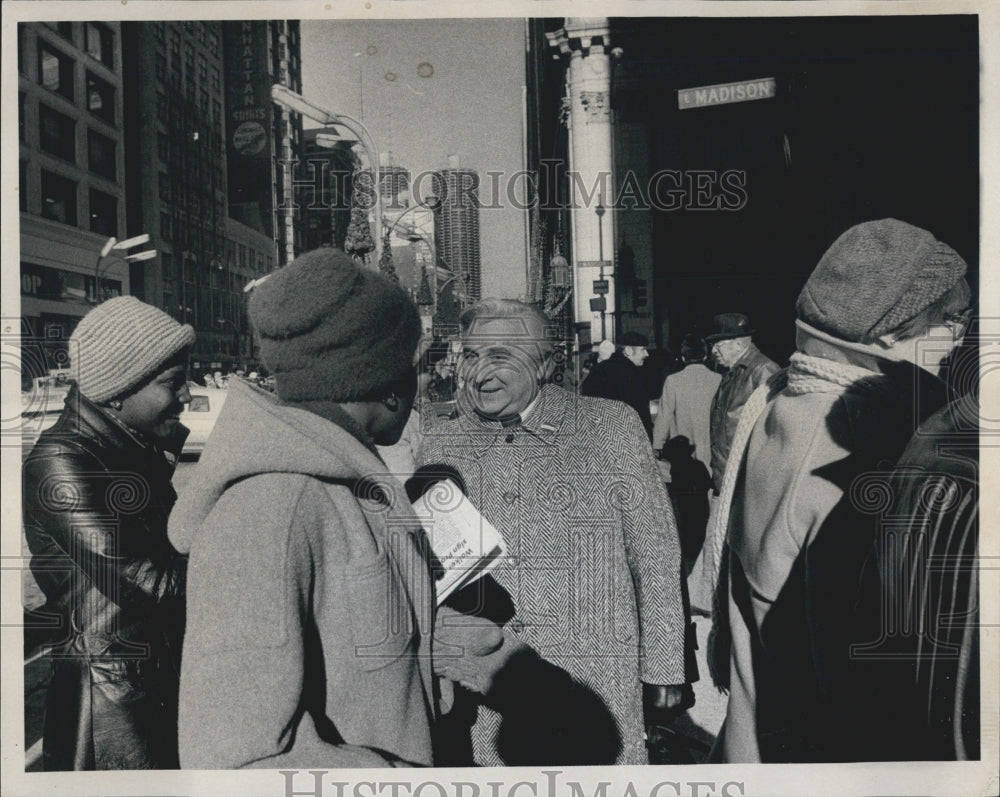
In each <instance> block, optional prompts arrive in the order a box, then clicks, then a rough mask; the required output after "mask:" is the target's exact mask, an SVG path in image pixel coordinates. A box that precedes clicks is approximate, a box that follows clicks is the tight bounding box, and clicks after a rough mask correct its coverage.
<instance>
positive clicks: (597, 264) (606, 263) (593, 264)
mask: <svg viewBox="0 0 1000 797" xmlns="http://www.w3.org/2000/svg"><path fill="white" fill-rule="evenodd" d="M576 266H577V268H611V261H610V260H577V261H576Z"/></svg>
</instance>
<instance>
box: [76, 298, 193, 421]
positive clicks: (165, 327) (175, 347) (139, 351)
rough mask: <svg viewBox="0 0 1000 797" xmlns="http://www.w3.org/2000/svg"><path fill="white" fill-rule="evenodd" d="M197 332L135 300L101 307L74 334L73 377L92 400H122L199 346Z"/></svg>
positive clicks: (157, 309) (121, 301) (111, 300)
mask: <svg viewBox="0 0 1000 797" xmlns="http://www.w3.org/2000/svg"><path fill="white" fill-rule="evenodd" d="M194 340H195V335H194V329H192V328H191V326H190V325H189V324H184V325H181V324H178V323H177V322H176V321H175V320H174V319H173V318H171V317H170V316H169V315H167V314H166V313H164V312H163V311H162V310H160V309H159V308H157V307H153V306H152V305H151V304H146V303H145V302H143V301H140V300H139V299H136V298H135V297H134V296H117V297H115V298H114V299H108V301H106V302H103V303H102V304H99V305H97V307H95V308H94V309H93V310H91V311H90V312H89V313H87V315H85V316H84V317H83V318H82V319H81V320H80V323H79V324H77V326H76V329H75V330H73V334H72V335H70V338H69V343H70V350H69V356H70V365H69V370H70V377H71V378H72V379H73V380H75V381H76V384H77V387H78V388H79V390H80V393H82V394H83V395H84V396H86V397H87V398H88V399H90V400H91V401H93V402H95V403H97V404H101V403H103V402H105V401H108V400H110V399H113V398H116V397H118V396H123V395H125V394H127V393H128V392H129V391H131V390H132V389H133V388H135V387H138V386H139V385H141V384H142V383H143V382H144V381H145V380H146V379H148V378H149V377H151V376H153V375H154V374H155V373H157V371H159V369H160V366H161V365H163V364H164V363H166V362H167V360H169V359H170V358H171V357H173V356H174V355H175V354H177V353H178V352H180V351H181V349H184V348H186V347H190V346H193V345H194Z"/></svg>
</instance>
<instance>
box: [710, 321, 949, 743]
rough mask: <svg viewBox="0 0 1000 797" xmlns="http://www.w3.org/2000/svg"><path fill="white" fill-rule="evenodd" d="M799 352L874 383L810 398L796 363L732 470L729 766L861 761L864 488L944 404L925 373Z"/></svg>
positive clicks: (852, 354)
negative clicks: (858, 662) (851, 669)
mask: <svg viewBox="0 0 1000 797" xmlns="http://www.w3.org/2000/svg"><path fill="white" fill-rule="evenodd" d="M798 348H799V350H800V351H802V352H803V353H804V354H807V355H810V356H819V357H820V358H821V359H822V360H823V361H826V362H830V363H834V366H833V367H834V368H835V367H836V365H835V364H836V363H838V362H840V363H845V364H848V365H858V367H859V369H860V368H866V369H868V370H867V371H866V372H867V373H869V374H870V377H866V378H865V379H862V380H858V381H857V382H855V383H853V384H850V385H847V386H844V385H840V384H837V383H835V382H825V381H824V380H823V379H820V378H811V379H810V380H808V381H806V382H805V384H810V385H811V386H810V387H808V388H806V389H803V388H801V387H798V385H799V384H800V382H799V381H798V380H797V379H796V365H795V362H794V360H793V365H792V367H791V368H790V369H789V377H788V381H789V384H788V386H786V387H785V388H784V389H782V390H781V391H780V392H779V393H777V395H776V396H773V397H772V400H771V401H770V402H769V403H768V404H767V407H766V409H765V410H764V412H763V413H762V414H761V416H760V417H759V418H758V419H757V422H756V424H755V425H754V427H753V431H752V433H751V436H750V440H749V443H748V445H747V449H746V454H745V457H744V458H742V459H741V460H740V461H739V462H736V461H735V460H734V464H735V466H736V467H741V471H740V475H739V477H738V481H737V486H736V491H735V493H734V498H733V503H732V511H731V514H730V519H729V532H728V544H729V547H730V555H729V557H728V561H727V563H726V567H727V569H728V581H726V580H725V579H724V580H723V581H722V582H721V588H722V590H723V593H722V599H723V601H724V606H723V607H722V608H723V609H724V614H723V615H722V616H716V617H715V618H713V619H714V622H716V623H719V622H727V621H728V629H729V632H730V633H729V636H730V637H731V645H729V646H726V647H722V646H719V647H718V648H717V649H716V650H714V651H713V655H714V656H717V657H720V658H721V657H725V659H726V661H721V660H719V659H717V660H716V667H720V668H722V667H728V673H729V685H730V695H729V704H728V707H727V712H726V719H725V722H724V723H723V728H722V731H721V732H720V736H719V739H718V741H717V753H721V757H722V760H724V761H726V762H733V763H737V762H740V763H750V762H764V763H769V762H794V761H798V762H805V761H814V762H815V761H838V760H850V758H851V757H852V755H853V744H852V734H853V733H854V732H853V731H852V724H853V723H855V722H857V721H858V717H857V716H856V715H854V714H852V713H851V712H850V711H848V708H849V707H850V706H851V705H853V704H852V703H851V702H850V701H848V700H845V699H842V698H843V696H844V695H845V694H847V693H848V692H849V690H848V689H847V686H846V684H847V681H846V679H847V677H848V665H849V657H848V653H849V646H850V644H851V642H852V641H859V640H852V639H851V629H852V627H853V620H852V607H853V605H854V602H855V600H856V590H857V584H858V581H859V579H860V574H861V570H862V567H863V562H864V559H865V556H866V554H867V553H868V551H869V550H870V548H871V545H872V541H873V540H872V530H871V526H870V524H867V523H863V522H860V520H859V517H858V514H857V511H856V508H855V505H854V504H855V503H856V502H858V501H864V500H866V497H865V496H864V495H863V494H858V493H857V492H856V487H854V486H853V485H855V479H856V478H858V477H859V476H862V475H863V474H867V473H870V472H875V471H878V470H879V469H880V468H884V467H885V466H886V465H891V463H892V462H894V461H895V460H896V459H897V458H898V457H899V455H900V453H901V452H902V451H903V448H904V446H905V445H906V443H907V441H908V440H909V439H910V437H911V436H912V434H913V432H914V430H915V428H916V426H917V424H918V423H919V419H920V417H926V415H927V414H929V413H930V412H932V411H933V410H935V409H937V408H938V407H940V406H941V404H942V402H943V398H944V388H943V384H942V383H940V382H939V381H938V380H936V379H935V378H934V377H932V376H930V375H929V374H927V373H926V372H922V371H920V369H918V368H916V367H915V366H912V365H910V364H909V363H890V362H888V361H884V360H878V359H876V358H875V357H873V356H870V355H865V354H863V353H858V352H856V351H854V350H852V349H849V348H842V347H840V346H839V345H838V344H837V341H836V339H834V338H831V337H829V336H826V335H823V334H822V333H819V332H818V331H816V330H812V329H811V328H809V327H807V326H806V325H804V324H802V322H799V342H798ZM855 348H857V347H855ZM872 380H874V381H872ZM875 385H877V386H878V387H877V389H875V387H874V386H875ZM734 455H735V452H734Z"/></svg>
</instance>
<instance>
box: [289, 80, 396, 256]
mask: <svg viewBox="0 0 1000 797" xmlns="http://www.w3.org/2000/svg"><path fill="white" fill-rule="evenodd" d="M271 99H272V100H273V101H274V102H276V103H277V104H278V105H281V106H284V107H285V108H288V109H289V110H291V111H295V112H296V113H299V114H302V115H303V116H306V117H308V118H310V119H313V120H315V121H317V122H320V123H321V124H323V125H331V126H336V125H340V126H341V127H345V128H347V129H348V130H349V131H350V132H351V133H352V134H353V135H354V136H355V137H357V139H358V141H360V142H361V146H362V148H363V149H364V150H365V153H366V154H367V156H368V163H369V165H370V167H371V170H372V174H373V175H374V177H375V204H374V206H373V210H374V213H375V229H376V230H377V231H378V232H379V234H378V235H374V236H372V237H373V238H374V239H375V257H374V263H375V264H376V268H378V263H379V262H380V261H381V259H382V236H381V232H382V179H381V174H380V172H379V151H378V146H376V144H375V139H374V138H372V134H371V133H370V132H368V128H367V127H365V126H364V124H362V123H361V122H360V121H359V120H357V119H355V118H354V117H353V116H348V115H347V114H342V113H334V112H333V111H328V110H327V109H326V108H322V107H320V106H319V105H316V104H315V103H312V102H310V101H309V100H307V99H306V98H305V97H303V96H302V95H301V94H299V93H297V92H294V91H292V90H291V89H290V88H288V87H287V86H282V85H281V84H280V83H275V84H274V85H273V86H271Z"/></svg>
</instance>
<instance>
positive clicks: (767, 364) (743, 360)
mask: <svg viewBox="0 0 1000 797" xmlns="http://www.w3.org/2000/svg"><path fill="white" fill-rule="evenodd" d="M712 327H713V330H712V333H711V334H710V335H706V336H705V342H706V343H707V344H708V345H709V346H711V347H712V357H713V359H714V360H715V362H716V364H717V365H718V366H719V367H720V368H725V369H728V370H727V371H726V373H725V374H724V376H723V377H722V382H720V383H719V389H718V390H717V391H716V393H715V398H713V399H712V421H711V427H710V435H711V440H712V467H711V470H712V486H713V488H714V491H715V493H716V494H718V492H719V490H720V489H721V487H722V476H723V474H724V473H725V470H726V460H727V459H728V458H729V448H730V446H731V445H732V443H733V435H734V434H735V433H736V424H738V423H739V420H740V412H741V411H742V410H743V405H744V404H746V401H747V399H748V398H750V394H751V393H753V392H754V390H756V389H757V388H758V387H759V386H760V385H762V384H763V383H764V382H766V381H767V379H768V377H769V376H771V375H772V374H774V373H776V372H777V371H778V370H779V369H778V366H777V364H776V363H775V362H773V361H772V360H771V359H770V358H768V357H767V356H766V355H764V354H763V353H762V352H761V350H760V349H758V348H757V347H756V346H755V345H754V343H753V340H752V339H751V337H750V336H751V335H753V332H754V331H753V330H752V329H751V328H750V319H749V318H747V317H746V316H745V315H743V313H720V314H719V315H717V316H715V318H713V319H712Z"/></svg>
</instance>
